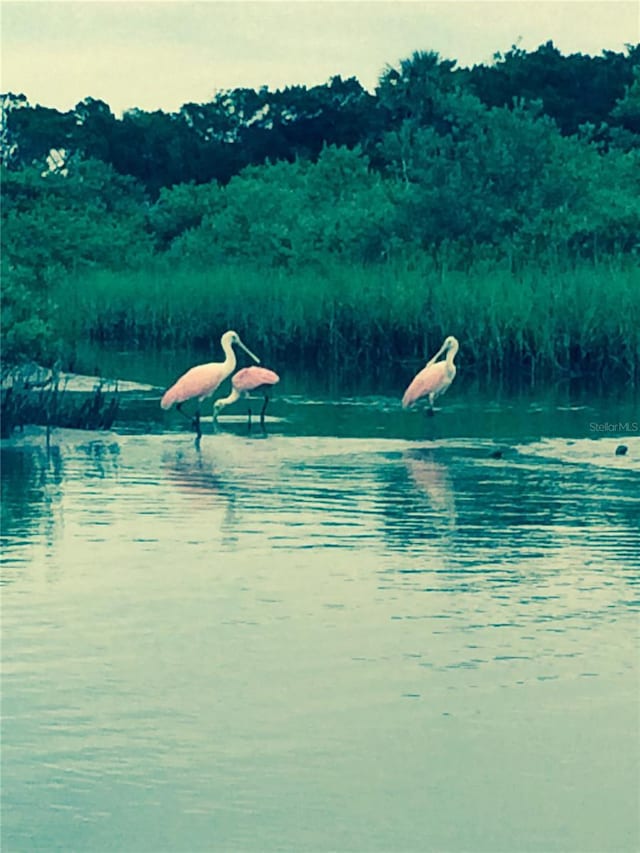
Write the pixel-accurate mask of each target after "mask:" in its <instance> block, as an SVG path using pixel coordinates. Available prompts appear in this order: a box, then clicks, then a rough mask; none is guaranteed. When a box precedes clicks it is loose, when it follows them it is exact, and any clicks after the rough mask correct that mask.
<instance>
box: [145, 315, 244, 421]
mask: <svg viewBox="0 0 640 853" xmlns="http://www.w3.org/2000/svg"><path fill="white" fill-rule="evenodd" d="M220 344H221V346H222V349H223V351H224V355H225V359H224V361H212V362H209V363H208V364H198V365H197V366H196V367H192V368H191V370H187V372H186V373H185V374H183V375H182V376H181V377H180V379H178V381H177V382H176V383H175V384H174V385H172V386H171V388H169V390H168V391H166V392H165V393H164V395H163V397H162V400H160V406H161V407H162V408H163V409H170V408H171V406H173V404H174V403H175V404H176V409H178V411H180V412H181V413H182V414H184V412H182V409H181V408H180V407H181V405H182V404H183V403H184V402H185V401H186V400H191V399H193V398H194V397H197V398H198V409H197V411H196V416H195V418H194V419H193V423H194V426H195V428H196V433H197V436H198V438H200V437H201V435H202V432H201V431H200V406H201V404H202V402H203V400H206V399H207V397H211V395H212V394H213V393H214V392H215V391H216V389H217V388H218V386H219V385H220V383H221V382H223V381H224V380H225V379H226V378H227V376H229V374H230V373H233V371H234V370H235V366H236V354H235V352H234V350H233V345H234V344H236V345H237V346H239V347H241V349H243V350H244V351H245V352H246V353H247V355H250V356H251V358H252V359H253V360H254V361H257V362H260V359H259V358H258V356H257V355H254V354H253V353H252V352H251V350H250V349H248V348H247V347H246V346H245V345H244V344H243V343H242V341H241V340H240V337H239V335H238V333H237V332H231V331H229V332H225V333H224V335H223V336H222V337H221V338H220ZM185 417H186V416H185Z"/></svg>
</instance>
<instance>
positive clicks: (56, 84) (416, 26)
mask: <svg viewBox="0 0 640 853" xmlns="http://www.w3.org/2000/svg"><path fill="white" fill-rule="evenodd" d="M0 10H1V15H2V22H1V26H2V82H1V89H2V91H3V92H14V93H16V94H18V93H22V94H25V95H26V96H27V98H28V99H29V101H30V102H31V103H32V104H36V103H39V104H43V105H45V106H53V107H57V108H58V109H64V110H66V109H70V108H71V107H73V106H75V105H76V104H77V103H78V102H79V101H81V100H82V99H83V98H85V97H87V96H91V97H93V98H100V99H102V100H103V101H106V102H107V103H108V104H109V106H110V107H111V109H112V110H113V111H114V112H115V113H116V114H120V113H121V112H122V110H124V109H128V108H130V107H139V108H141V109H145V110H154V109H162V110H165V111H170V110H177V109H179V107H180V106H181V105H182V104H183V103H186V102H188V101H196V102H204V101H208V100H210V99H211V97H212V95H213V94H214V93H215V91H217V90H220V89H226V88H233V87H236V86H249V87H251V88H258V87H260V86H262V85H267V86H269V87H270V88H279V87H282V86H286V85H292V84H296V83H302V84H306V85H314V84H317V83H324V82H326V81H327V80H328V79H329V77H331V76H332V75H334V74H341V75H342V76H343V77H351V76H355V77H357V78H358V80H360V82H361V83H362V84H363V85H364V86H366V87H367V88H370V89H372V88H373V87H374V86H375V84H376V81H377V79H378V77H379V75H380V73H381V71H382V70H383V69H384V68H385V66H386V65H395V64H396V63H397V62H398V61H399V60H400V59H403V58H405V57H408V56H410V55H411V54H412V53H413V51H415V50H436V51H438V52H439V53H440V55H441V56H443V57H446V58H449V59H456V60H458V64H459V65H472V64H474V63H479V62H484V63H487V62H490V61H491V59H492V57H493V55H494V53H496V52H497V51H500V52H505V51H507V50H508V49H509V48H510V47H511V45H513V44H515V43H518V44H519V45H520V46H521V47H523V48H525V49H527V50H531V49H534V48H536V47H537V46H538V45H539V44H541V43H543V42H546V41H548V40H549V39H552V40H553V41H554V43H555V44H556V46H557V47H559V48H560V50H562V52H563V53H572V52H576V51H579V52H582V53H590V54H599V53H600V52H601V51H602V50H605V49H606V50H616V51H620V50H623V49H624V45H625V43H632V44H633V43H637V42H639V41H640V0H595V2H584V0H502V2H495V0H472V1H471V2H470V0H445V2H442V0H438V1H436V0H433V2H431V0H428V2H424V0H378V2H370V0H339V2H333V0H312V2H308V0H282V2H272V0H258V1H257V2H256V1H255V0H251V2H249V0H232V1H231V2H222V0H208V1H207V0H203V2H197V3H194V2H189V0H169V2H156V0H143V2H135V1H134V0H125V2H111V0H81V2H76V1H75V0H73V2H72V1H71V0H34V2H31V0H21V2H13V0H2V3H1V6H0Z"/></svg>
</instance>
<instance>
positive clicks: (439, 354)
mask: <svg viewBox="0 0 640 853" xmlns="http://www.w3.org/2000/svg"><path fill="white" fill-rule="evenodd" d="M445 349H446V347H445V345H444V344H442V346H441V347H440V349H439V350H438V352H437V353H436V354H435V355H434V356H433V358H430V359H429V361H428V362H427V364H434V362H436V361H437V360H438V359H439V358H440V356H441V355H442V353H443V352H444V351H445Z"/></svg>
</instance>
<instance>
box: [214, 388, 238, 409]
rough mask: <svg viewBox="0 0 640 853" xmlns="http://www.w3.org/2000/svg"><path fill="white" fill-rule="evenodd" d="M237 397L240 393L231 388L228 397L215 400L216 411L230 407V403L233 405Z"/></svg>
mask: <svg viewBox="0 0 640 853" xmlns="http://www.w3.org/2000/svg"><path fill="white" fill-rule="evenodd" d="M239 397H240V392H239V391H238V390H237V389H236V388H232V390H231V393H230V394H229V396H228V397H221V398H220V399H219V400H216V402H215V406H216V409H223V408H224V407H225V406H230V405H231V404H232V403H235V401H236V400H237V399H238V398H239Z"/></svg>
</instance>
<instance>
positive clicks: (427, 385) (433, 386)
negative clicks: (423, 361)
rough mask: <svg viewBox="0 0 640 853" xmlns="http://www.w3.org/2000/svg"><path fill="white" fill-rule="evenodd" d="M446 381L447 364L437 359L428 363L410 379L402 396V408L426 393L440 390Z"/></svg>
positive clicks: (410, 404) (415, 401)
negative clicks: (432, 362) (433, 362)
mask: <svg viewBox="0 0 640 853" xmlns="http://www.w3.org/2000/svg"><path fill="white" fill-rule="evenodd" d="M447 383H448V376H447V364H446V362H445V361H437V362H436V363H435V364H428V365H427V366H426V367H423V369H422V370H421V371H420V373H417V374H416V375H415V376H414V378H413V379H412V381H411V384H410V385H409V387H408V388H407V390H406V391H405V392H404V395H403V397H402V407H403V408H404V409H406V408H408V407H409V406H412V405H413V404H414V403H417V401H418V400H420V399H421V398H422V397H426V396H427V395H428V394H435V393H437V392H438V391H440V390H441V389H442V388H443V386H445V385H446V384H447Z"/></svg>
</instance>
